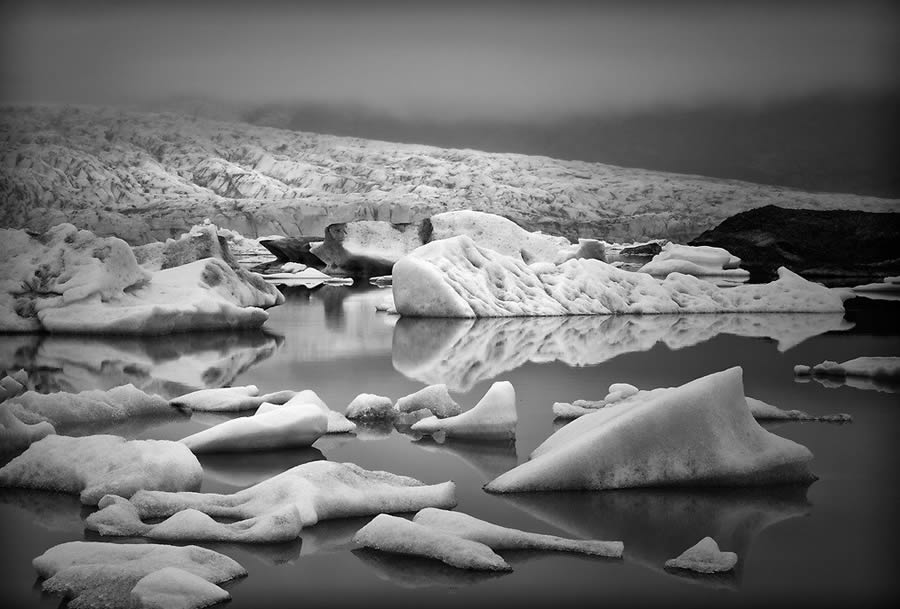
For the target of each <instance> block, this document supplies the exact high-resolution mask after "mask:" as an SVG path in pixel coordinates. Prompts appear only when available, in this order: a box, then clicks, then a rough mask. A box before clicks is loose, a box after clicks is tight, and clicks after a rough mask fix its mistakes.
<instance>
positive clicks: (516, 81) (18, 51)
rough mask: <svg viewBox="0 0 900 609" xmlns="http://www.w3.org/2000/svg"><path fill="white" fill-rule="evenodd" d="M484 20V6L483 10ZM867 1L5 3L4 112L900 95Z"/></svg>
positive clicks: (467, 114) (459, 113) (892, 42)
mask: <svg viewBox="0 0 900 609" xmlns="http://www.w3.org/2000/svg"><path fill="white" fill-rule="evenodd" d="M483 4H488V3H487V2H485V3H483ZM891 7H892V5H891V3H875V2H866V3H861V2H849V1H848V2H831V3H826V2H757V1H747V2H739V1H728V0H720V1H716V2H712V1H711V2H674V1H673V2H638V3H634V2H621V3H609V2H607V3H574V2H546V3H538V2H534V3H526V4H522V3H518V4H513V3H491V4H490V6H482V3H466V2H444V3H437V2H427V0H420V1H419V2H410V3H403V2H391V3H387V4H385V3H378V2H375V1H372V2H358V3H346V2H343V3H341V2H334V1H329V2H324V1H323V2H319V3H297V2H294V3H291V2H265V1H263V2H253V3H251V2H247V3H240V2H229V1H228V0H219V1H216V2H202V3H196V2H195V3H176V2H154V3H146V6H144V5H142V4H141V3H135V2H121V1H120V2H104V1H99V0H95V1H90V0H88V1H85V0H82V1H77V2H53V1H46V0H30V1H27V2H25V1H22V2H18V3H15V5H11V3H5V4H4V7H3V9H2V11H3V14H2V15H0V22H2V25H0V29H2V31H0V35H2V42H0V45H2V46H0V51H2V53H0V84H2V99H3V101H13V102H67V103H68V102H72V103H91V104H106V103H146V102H153V101H156V100H166V99H167V98H170V97H176V96H179V97H181V96H187V97H202V98H208V99H210V100H222V101H227V102H232V103H241V104H244V103H248V104H256V103H268V102H287V103H297V102H327V103H353V104H358V105H363V106H366V107H370V108H372V109H373V110H377V111H387V112H390V113H394V114H397V115H399V116H404V115H416V116H422V117H429V118H440V117H447V118H471V117H477V118H482V117H488V118H498V117H517V118H523V117H525V118H528V117H535V118H538V117H557V116H565V115H571V114H573V113H602V112H605V111H617V110H623V109H626V110H627V109H640V108H647V107H653V106H658V105H661V104H662V105H671V104H697V103H700V104H709V103H720V102H728V103H731V102H739V103H750V104H756V103H765V102H769V101H777V100H782V99H785V98H791V97H796V96H802V95H807V94H811V93H818V92H822V91H838V92H854V91H860V90H866V91H882V90H887V89H896V88H898V78H900V77H898V74H900V70H898V69H897V57H898V52H897V51H898V38H900V37H898V30H897V12H896V11H895V10H894V9H892V8H891Z"/></svg>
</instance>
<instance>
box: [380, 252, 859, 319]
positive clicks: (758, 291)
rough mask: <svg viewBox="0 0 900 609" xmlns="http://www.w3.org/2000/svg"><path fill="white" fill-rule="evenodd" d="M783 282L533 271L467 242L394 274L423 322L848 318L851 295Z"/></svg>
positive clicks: (592, 266)
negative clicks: (647, 316)
mask: <svg viewBox="0 0 900 609" xmlns="http://www.w3.org/2000/svg"><path fill="white" fill-rule="evenodd" d="M778 276H779V278H778V280H777V281H774V282H771V283H767V284H759V285H741V286H737V287H732V288H720V287H717V286H715V285H713V284H712V283H710V282H708V281H704V280H702V279H698V278H697V277H693V276H690V275H683V274H680V273H674V274H671V275H669V276H668V277H667V278H666V279H664V280H661V281H660V280H657V279H655V278H653V277H652V276H650V275H647V274H646V273H635V272H631V271H625V270H622V269H618V268H616V267H614V266H611V265H609V264H606V263H605V262H601V261H600V260H592V259H574V260H568V261H566V262H564V263H562V264H560V265H553V264H550V263H540V264H535V265H533V266H528V265H527V264H525V263H524V262H521V261H520V260H518V259H516V258H514V257H512V256H505V255H503V254H499V253H497V252H495V251H493V250H490V249H487V248H483V247H480V246H478V245H476V244H475V242H474V241H472V239H471V238H469V237H467V236H460V237H453V238H451V239H443V240H440V241H433V242H431V243H429V244H427V245H423V246H422V247H420V248H418V249H416V250H415V251H414V252H412V253H411V254H409V255H408V256H404V257H403V258H401V259H400V260H399V261H398V262H397V263H396V264H395V265H394V269H393V294H394V302H395V304H396V307H397V312H398V313H400V314H401V315H409V316H417V317H513V316H538V315H609V314H618V313H630V314H636V313H729V312H738V313H776V312H821V313H825V312H835V311H843V309H844V305H843V301H844V300H845V299H846V298H848V295H847V294H846V293H843V292H839V291H834V290H830V289H829V288H826V287H824V286H821V285H819V284H815V283H812V282H809V281H806V280H805V279H803V278H802V277H800V276H799V275H796V274H795V273H792V272H790V271H789V270H787V269H785V268H781V269H779V271H778Z"/></svg>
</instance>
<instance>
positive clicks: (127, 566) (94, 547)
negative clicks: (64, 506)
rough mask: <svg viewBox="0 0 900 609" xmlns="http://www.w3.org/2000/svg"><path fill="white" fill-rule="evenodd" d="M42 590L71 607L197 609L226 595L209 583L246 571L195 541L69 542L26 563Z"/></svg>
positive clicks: (97, 608)
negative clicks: (176, 543) (177, 543)
mask: <svg viewBox="0 0 900 609" xmlns="http://www.w3.org/2000/svg"><path fill="white" fill-rule="evenodd" d="M32 564H33V566H34V568H35V570H37V572H38V575H39V576H40V577H41V578H45V579H44V582H43V584H42V588H43V590H44V592H47V593H50V594H58V595H60V596H64V597H66V598H68V599H70V600H69V602H68V606H69V607H72V609H101V608H108V607H131V606H134V605H135V603H137V606H139V607H166V608H169V607H172V608H185V609H200V608H201V607H206V606H208V605H210V604H212V603H215V602H219V601H222V600H225V599H227V598H229V594H228V593H227V592H225V591H224V590H222V589H221V588H219V587H218V586H216V585H214V584H220V583H223V582H226V581H230V580H233V579H236V578H238V577H244V576H245V575H247V571H246V570H245V569H244V568H243V567H242V566H241V565H240V564H238V563H237V562H235V561H234V560H232V559H230V558H228V557H227V556H225V555H223V554H219V553H218V552H214V551H213V550H207V549H206V548H200V547H198V546H184V547H176V546H168V545H157V544H117V543H104V542H91V541H71V542H68V543H63V544H60V545H58V546H54V547H52V548H50V549H49V550H47V551H46V552H44V553H43V554H41V555H40V556H38V557H37V558H35V559H34V561H33V562H32Z"/></svg>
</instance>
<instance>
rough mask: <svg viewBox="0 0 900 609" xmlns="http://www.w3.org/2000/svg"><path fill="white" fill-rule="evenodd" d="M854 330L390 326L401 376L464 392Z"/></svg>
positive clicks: (691, 323)
mask: <svg viewBox="0 0 900 609" xmlns="http://www.w3.org/2000/svg"><path fill="white" fill-rule="evenodd" d="M852 327H853V324H852V323H850V322H848V321H846V320H845V319H844V317H843V314H841V313H834V314H821V313H817V314H798V313H790V314H787V313H786V314H781V313H766V314H759V313H757V314H720V315H614V316H596V315H595V316H569V317H527V318H523V317H513V318H492V319H422V318H410V317H403V318H401V319H400V320H399V321H398V322H397V324H396V326H395V327H394V336H393V351H392V354H393V364H394V368H395V369H396V370H397V371H398V372H401V373H402V374H404V375H405V376H406V377H408V378H410V379H414V380H418V381H421V382H423V383H426V384H433V383H446V384H447V387H448V388H449V389H450V390H451V391H455V392H460V393H465V392H468V391H469V390H471V389H472V387H474V386H475V385H476V384H477V383H480V382H482V381H487V380H490V379H493V378H496V377H497V376H500V375H501V374H503V373H505V372H508V371H509V370H514V369H516V368H518V367H520V366H522V365H523V364H525V363H527V362H529V361H532V362H548V361H560V362H563V363H564V364H567V365H569V366H590V365H596V364H599V363H602V362H605V361H608V360H611V359H613V358H615V357H617V356H619V355H622V354H625V353H633V352H639V351H649V350H650V349H651V348H652V347H653V346H654V345H656V344H657V343H662V344H664V345H666V346H667V347H668V348H669V349H672V350H675V349H683V348H685V347H690V346H693V345H696V344H698V343H702V342H705V341H708V340H710V339H712V338H713V337H715V336H717V335H719V334H735V335H738V336H746V337H753V338H768V339H771V340H775V341H777V343H778V350H779V351H786V350H788V349H790V348H792V347H795V346H796V345H798V344H800V343H801V342H803V341H804V340H807V339H808V338H811V337H813V336H817V335H819V334H823V333H825V332H831V331H843V330H848V329H850V328H852Z"/></svg>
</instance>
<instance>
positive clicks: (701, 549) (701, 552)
mask: <svg viewBox="0 0 900 609" xmlns="http://www.w3.org/2000/svg"><path fill="white" fill-rule="evenodd" d="M737 560H738V557H737V554H735V553H734V552H721V551H720V550H719V545H718V544H717V543H716V540H715V539H713V538H712V537H704V538H703V539H701V540H700V541H698V542H697V544H696V545H694V546H692V547H690V548H688V549H687V550H685V551H684V553H682V554H681V555H680V556H678V557H677V558H672V559H670V560H667V561H666V568H668V569H688V570H690V571H696V572H698V573H724V572H726V571H731V570H732V569H734V565H736V564H737Z"/></svg>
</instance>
